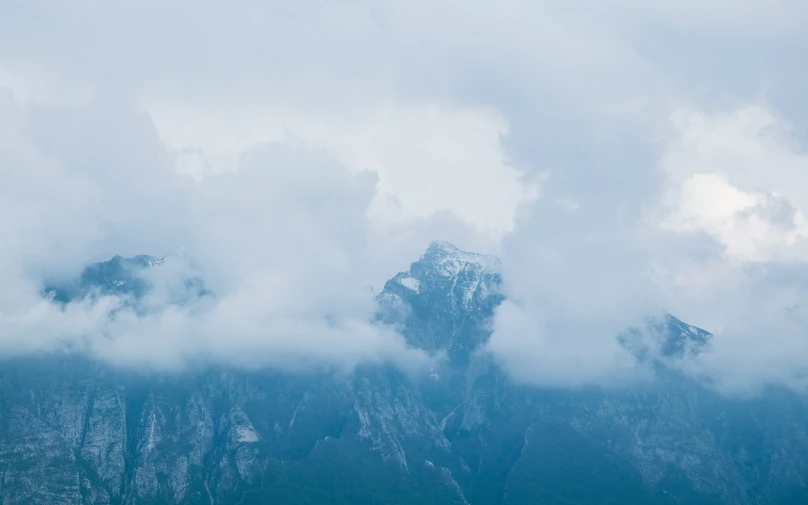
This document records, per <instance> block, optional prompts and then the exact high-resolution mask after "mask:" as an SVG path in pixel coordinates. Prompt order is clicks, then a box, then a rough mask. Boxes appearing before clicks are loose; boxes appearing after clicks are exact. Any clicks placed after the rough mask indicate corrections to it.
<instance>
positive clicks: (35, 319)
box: [0, 0, 808, 389]
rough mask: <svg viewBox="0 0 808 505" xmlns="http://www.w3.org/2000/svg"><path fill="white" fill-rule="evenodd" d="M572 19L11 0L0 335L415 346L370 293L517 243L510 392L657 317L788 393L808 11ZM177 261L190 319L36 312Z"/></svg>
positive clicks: (595, 366)
mask: <svg viewBox="0 0 808 505" xmlns="http://www.w3.org/2000/svg"><path fill="white" fill-rule="evenodd" d="M583 5H584V8H580V6H579V7H575V8H574V7H571V4H570V3H569V2H560V1H556V0H546V1H540V2H529V1H525V0H507V1H505V2H501V3H499V4H497V5H496V6H493V4H489V3H485V2H478V1H472V2H458V1H456V0H441V1H438V2H423V1H398V0H393V1H390V2H383V3H378V2H368V1H365V0H352V1H349V2H341V3H339V4H334V3H331V2H324V1H320V0H311V1H304V2H295V3H288V2H272V1H270V2H242V3H239V4H238V5H224V4H221V3H216V2H208V1H202V2H194V3H193V5H191V4H189V3H187V2H178V3H171V4H166V3H165V2H154V1H146V2H140V3H138V4H137V6H133V5H124V4H123V3H119V2H91V1H85V2H71V3H64V2H33V3H32V2H12V3H11V4H9V6H7V8H6V12H5V14H6V15H4V16H3V17H2V18H0V83H2V84H4V85H7V86H11V87H12V88H13V89H14V90H15V92H16V93H17V95H18V99H17V101H15V100H12V99H10V98H9V96H8V95H4V96H2V97H0V107H1V108H2V109H0V112H2V114H0V137H1V138H0V147H1V148H2V153H0V163H2V165H0V182H2V184H0V197H2V198H0V210H1V211H2V215H3V216H4V217H3V218H2V219H0V231H2V233H3V237H4V248H3V251H0V279H2V280H3V282H4V283H5V284H4V285H6V286H18V287H19V288H20V289H15V290H10V289H4V290H3V292H2V293H0V313H2V318H0V321H1V322H0V324H6V325H7V326H6V327H7V328H10V327H14V328H17V329H18V330H19V329H20V328H22V327H23V326H20V325H23V324H27V325H29V328H31V332H32V335H36V337H35V338H34V337H32V338H31V339H29V340H28V341H27V342H28V343H27V344H26V345H31V346H37V345H40V344H41V345H45V346H46V340H47V338H49V337H48V336H47V335H48V331H49V329H52V328H53V327H52V326H48V325H47V324H45V322H44V321H46V320H47V319H48V317H50V316H51V315H53V317H55V320H56V321H60V323H59V324H60V327H61V328H66V329H70V328H74V331H72V332H71V331H66V332H64V333H65V334H71V335H74V337H75V338H73V337H71V338H73V340H72V342H74V343H75V345H79V343H80V341H81V339H79V338H78V335H82V334H85V333H91V332H89V330H90V329H91V328H94V327H95V325H96V324H99V325H101V326H100V328H102V329H101V330H99V332H100V333H104V334H105V335H107V336H108V335H118V336H119V337H120V339H119V340H115V339H112V340H103V339H101V340H97V341H95V340H93V341H88V342H84V343H82V344H81V345H87V346H89V349H90V352H93V353H95V354H96V355H98V356H104V357H105V358H107V359H114V358H115V356H119V355H122V354H123V353H126V354H130V355H132V356H139V357H140V358H139V359H140V360H141V361H144V362H150V361H152V360H159V359H161V356H163V357H165V360H167V361H169V362H171V363H177V362H179V361H182V360H183V359H186V358H193V359H195V356H196V355H198V354H199V353H204V352H208V353H212V354H217V355H221V356H228V359H231V358H232V359H236V355H238V354H239V353H241V354H240V357H239V358H238V359H242V358H245V356H246V355H247V354H248V352H249V350H254V351H255V355H256V356H263V358H261V359H270V358H266V356H269V355H272V354H273V352H274V351H277V354H276V357H275V358H271V359H270V361H272V360H275V362H278V360H280V356H286V357H288V356H290V355H291V354H294V352H297V351H299V350H301V349H314V350H313V351H312V353H313V354H312V356H314V357H315V358H314V359H324V360H328V357H329V356H334V361H337V362H340V363H346V362H354V361H357V360H363V359H376V358H378V357H379V356H387V355H389V354H390V353H392V354H396V355H399V354H397V353H399V352H401V353H402V354H401V355H406V354H407V352H406V351H404V350H403V348H402V347H400V344H399V343H395V342H396V340H395V336H394V335H389V334H387V333H385V332H379V331H377V330H373V329H372V328H369V327H366V326H364V323H363V321H364V320H365V319H366V317H367V315H368V314H369V313H370V312H371V311H372V300H370V299H369V298H368V296H367V293H366V292H365V291H366V290H365V288H366V287H367V286H368V285H369V284H375V285H378V284H379V283H380V282H381V281H383V280H384V278H385V277H386V276H388V275H390V274H392V273H393V272H394V271H395V270H398V269H401V268H405V267H406V264H407V263H408V262H409V261H411V260H412V259H413V258H414V257H415V256H417V254H418V253H419V252H420V250H421V249H422V248H423V245H424V244H425V243H426V242H427V241H428V240H430V239H433V238H449V239H451V240H458V241H460V242H461V243H460V244H458V245H464V246H465V247H467V248H473V249H478V250H485V251H486V252H501V253H502V255H503V260H504V261H503V264H504V265H505V278H506V282H507V289H508V291H509V294H510V295H511V297H512V298H511V300H510V302H509V303H508V304H507V305H505V306H503V308H502V309H501V310H500V312H499V313H498V315H497V321H496V328H495V329H496V332H495V334H494V337H493V339H492V342H491V347H492V349H494V350H496V351H497V352H498V354H499V356H500V358H501V359H502V360H503V362H504V363H506V364H509V367H510V369H511V370H512V371H513V373H514V374H515V376H517V377H518V378H520V380H525V381H529V382H530V381H533V382H537V383H543V384H556V385H559V384H581V383H593V382H594V383H598V382H600V381H604V380H610V379H613V378H615V377H618V378H619V377H624V372H626V371H632V370H634V364H633V361H632V360H631V359H630V358H629V357H628V356H627V355H626V353H625V352H624V351H623V350H622V349H621V348H620V347H619V346H617V345H616V344H615V343H614V339H613V335H614V334H615V333H617V332H619V331H620V330H622V329H623V328H624V327H625V326H627V325H629V324H631V323H632V322H634V321H635V320H636V318H638V317H641V316H642V315H643V314H647V313H649V312H652V313H655V312H657V311H659V310H660V309H661V308H666V309H668V310H670V311H671V312H673V313H674V314H676V315H679V316H681V317H682V318H683V319H685V320H688V321H689V322H693V323H698V324H701V325H703V326H705V327H706V328H707V329H710V330H714V331H716V334H717V337H716V343H715V347H714V350H713V351H712V353H711V354H709V355H706V354H705V356H704V358H702V359H701V361H699V362H697V363H694V364H693V367H694V368H693V370H692V371H693V373H696V374H699V375H701V376H704V377H707V378H709V379H710V380H711V381H714V382H715V383H716V384H722V385H723V386H721V387H724V388H727V389H732V388H736V389H743V388H744V387H747V388H748V387H754V386H756V385H759V384H761V383H762V382H766V381H771V382H777V383H788V384H790V385H794V386H795V387H799V381H795V377H797V376H798V374H799V372H800V369H801V368H800V367H801V366H802V364H803V363H806V362H808V353H805V352H803V350H802V349H803V342H804V341H805V339H803V338H802V337H801V331H802V328H804V325H803V324H802V323H803V321H802V320H801V319H800V317H799V316H798V315H796V316H795V315H794V314H799V312H798V311H797V310H796V309H793V307H794V306H798V307H801V306H805V305H806V304H805V300H804V294H803V292H802V288H801V285H800V283H799V282H798V281H796V280H794V279H799V278H801V277H800V275H802V274H801V272H802V271H803V269H804V268H805V260H806V253H808V251H806V247H805V238H804V234H805V224H804V217H803V215H804V212H805V210H806V209H807V208H808V193H807V192H806V190H805V189H804V188H806V187H808V180H806V177H808V170H806V168H808V167H807V166H806V163H807V162H806V156H805V153H804V150H803V147H802V146H804V145H805V139H806V137H808V133H806V132H808V127H806V125H805V124H804V120H803V119H802V117H803V116H804V114H802V113H803V112H806V111H808V109H805V106H804V105H803V102H804V101H803V100H801V96H802V93H803V90H802V87H801V84H800V83H802V82H804V80H805V79H804V77H805V71H804V68H803V67H804V65H800V64H799V63H800V62H801V60H800V58H799V56H801V54H802V53H804V52H805V51H804V49H805V48H806V38H805V36H804V34H803V30H802V27H803V26H804V25H805V21H806V20H808V11H806V7H805V5H806V4H805V2H800V1H799V0H780V1H777V2H774V3H772V2H763V1H757V0H749V1H742V2H728V1H725V0H706V1H699V2H695V1H672V0H671V1H664V2H642V1H640V0H620V1H617V2H609V3H604V2H595V1H591V2H586V3H585V4H583ZM158 10H159V13H160V15H159V16H156V15H154V13H155V12H157V11H158ZM144 34H148V36H144ZM77 54H79V55H81V58H76V57H75V55H77ZM110 97H111V98H110ZM18 102H19V103H18ZM749 104H753V105H749ZM755 104H758V105H755ZM759 104H766V105H759ZM139 109H144V110H145V111H146V112H143V111H141V112H139V113H134V112H133V110H139ZM804 109H805V110H804ZM671 111H674V113H673V114H672V115H671ZM188 175H191V176H192V177H188ZM537 181H540V182H541V185H540V189H541V198H531V197H532V196H536V195H537V194H538V187H537V186H536V185H535V183H536V182H537ZM368 215H370V216H372V219H368ZM492 237H494V238H502V241H501V243H500V242H497V241H496V240H492ZM180 246H185V247H186V250H187V251H189V256H192V257H193V258H194V259H195V261H196V262H197V263H198V264H199V266H200V267H201V268H204V269H205V272H206V275H208V276H209V278H210V282H211V284H212V287H213V288H214V289H215V290H216V291H217V293H220V294H221V296H222V300H221V302H220V304H219V305H216V306H215V307H214V308H212V309H211V308H207V309H206V310H208V312H206V313H205V314H206V315H205V316H204V317H202V316H198V315H194V317H189V314H185V313H183V312H182V310H178V309H176V310H175V309H172V310H173V312H172V311H167V312H165V313H162V314H161V315H160V316H159V318H151V319H144V320H129V321H127V320H125V319H122V320H120V321H117V322H115V324H114V325H112V326H110V325H109V324H108V323H107V322H104V321H99V320H98V319H97V317H100V316H97V314H96V312H94V311H95V310H96V309H97V308H87V309H88V310H79V307H76V308H75V313H68V314H60V313H59V314H52V313H51V312H49V311H51V310H53V309H52V308H50V307H49V306H48V305H41V303H42V302H39V301H38V300H37V295H38V291H37V289H38V285H37V282H38V279H40V278H42V277H43V276H45V275H54V274H66V273H67V272H75V271H77V269H78V268H79V266H80V265H81V264H82V263H83V262H85V261H93V260H102V259H106V258H109V257H110V256H112V255H113V254H124V255H132V254H137V253H144V252H153V253H156V254H161V253H163V252H167V251H172V250H174V249H176V248H178V247H180ZM269 258H271V259H272V261H269V260H268V259H269ZM783 272H788V274H784V273H783ZM789 276H790V277H789ZM110 303H112V301H110ZM783 307H787V308H789V311H790V312H788V314H791V315H789V316H788V317H786V316H784V315H783V310H784V309H783ZM199 310H201V309H199ZM239 310H243V311H244V312H243V316H244V319H243V320H240V319H239V316H238V314H239ZM334 314H336V316H335V317H337V319H336V320H337V322H338V324H336V325H329V324H326V325H325V326H323V324H324V323H323V321H328V320H332V321H333V319H329V318H328V317H326V316H329V317H330V316H334ZM45 316H48V317H45ZM196 317H199V319H196ZM65 318H70V319H69V321H68V320H67V319H65ZM224 323H227V324H231V325H236V326H238V328H239V329H240V335H239V336H236V337H233V340H232V342H233V343H234V345H233V346H232V348H230V347H228V345H227V344H228V342H230V340H222V341H219V340H217V337H216V335H219V334H220V332H221V331H224V326H222V325H223V324H224ZM9 325H10V326H9ZM37 325H44V326H37ZM158 328H167V329H169V328H170V329H171V331H167V332H160V331H157V329H158ZM46 330H48V331H46ZM18 333H19V331H18ZM100 333H98V334H100ZM352 334H356V339H355V340H352V339H350V338H351V337H350V335H352ZM194 335H197V336H196V337H194ZM290 335H291V336H293V337H294V338H291V339H290V338H289V336H290ZM318 335H319V337H318ZM761 335H765V336H766V337H765V338H766V340H767V342H766V343H763V341H762V339H761V337H760V336H761ZM320 337H322V338H320ZM5 338H6V339H7V340H6V344H7V347H9V346H10V345H11V344H14V345H18V344H20V342H22V341H13V342H12V341H9V340H8V339H9V338H10V337H5ZM239 339H241V340H239ZM345 339H349V340H347V341H346V342H345V343H343V342H342V341H343V340H345ZM138 341H148V342H153V343H154V344H155V345H157V346H158V347H155V348H149V347H143V348H138V347H137V342H138ZM163 342H164V343H165V346H166V347H165V349H174V350H176V352H167V353H164V354H160V355H157V354H155V353H156V352H157V351H156V349H160V347H159V345H160V344H161V343H163ZM200 342H206V343H204V344H200ZM334 342H339V343H340V345H341V346H335V345H332V344H333V343H334ZM235 344H237V345H235ZM318 345H320V347H318ZM200 349H201V350H200ZM205 349H206V350H205ZM195 353H196V354H195ZM247 358H248V356H247V357H246V358H245V359H247ZM284 359H285V360H286V358H284ZM288 360H289V361H292V362H294V361H295V359H292V358H288ZM734 361H738V362H739V363H742V366H738V367H735V368H733V367H732V366H731V365H730V363H732V362H734ZM536 364H539V365H541V366H533V365H536Z"/></svg>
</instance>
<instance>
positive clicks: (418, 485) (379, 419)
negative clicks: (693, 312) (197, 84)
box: [0, 242, 808, 505]
mask: <svg viewBox="0 0 808 505" xmlns="http://www.w3.org/2000/svg"><path fill="white" fill-rule="evenodd" d="M155 267H159V261H157V260H156V259H154V258H149V257H137V258H134V259H130V260H125V259H123V258H114V259H113V260H111V262H107V263H101V264H96V265H91V266H90V267H88V269H87V270H85V272H84V274H82V276H81V278H80V280H79V281H77V282H76V283H74V284H72V285H70V289H63V288H50V289H48V290H46V292H48V293H50V295H49V296H54V298H56V299H57V300H62V301H68V300H69V299H70V297H71V296H87V293H89V292H90V291H92V290H98V291H99V292H101V293H127V294H132V295H134V296H139V295H141V294H142V293H143V292H145V290H147V289H148V286H147V285H146V284H141V282H142V281H143V278H142V277H141V276H140V275H139V274H138V272H139V271H140V269H143V268H155ZM501 284H502V280H501V278H500V275H499V270H498V261H497V260H496V259H495V258H492V257H488V256H482V255H475V254H472V253H465V252H462V251H459V250H457V249H456V248H454V247H453V246H451V245H450V244H447V243H445V242H436V243H433V244H431V245H430V246H429V248H428V249H427V251H426V252H425V254H424V255H423V256H422V258H420V259H419V260H418V261H416V262H415V263H413V264H412V265H411V267H410V269H409V270H408V271H407V272H402V273H400V274H398V275H396V276H394V277H393V278H392V279H390V280H389V281H388V282H387V283H386V285H385V287H384V290H383V291H382V292H381V293H380V294H379V296H378V299H379V304H380V311H379V316H378V319H379V322H380V323H385V324H391V325H395V326H396V327H397V328H398V329H399V330H400V331H401V332H402V334H403V335H404V336H405V338H406V339H407V341H408V343H409V344H410V345H412V346H414V347H418V348H421V349H425V350H426V351H428V352H431V353H441V352H445V353H446V354H447V356H448V359H447V360H444V361H442V362H441V364H440V365H439V366H436V367H435V368H434V369H433V370H432V371H431V372H430V373H429V374H427V375H424V376H419V377H411V376H408V375H407V374H404V373H402V372H400V371H398V370H396V369H395V368H392V367H390V366H368V365H363V366H359V367H357V368H356V369H355V370H353V371H351V372H350V373H345V372H326V371H322V372H309V373H305V374H284V373H279V372H276V371H272V370H264V371H243V370H237V369H229V368H223V367H219V368H216V369H213V368H211V369H206V370H198V371H196V372H194V373H187V374H183V375H179V376H178V375H154V374H153V375H148V376H146V375H138V374H131V373H127V372H123V371H120V370H115V369H112V368H109V367H107V366H105V365H103V364H99V363H93V362H89V361H87V360H85V359H83V358H80V357H76V356H71V355H48V356H32V357H27V358H18V359H13V360H11V359H9V360H5V361H4V362H2V363H0V503H2V504H3V505H7V504H29V503H33V504H37V503H48V504H51V503H53V504H60V503H64V504H102V503H103V504H106V503H111V504H113V503H114V504H147V503H153V504H157V503H160V504H168V503H172V504H173V503H189V504H190V503H194V504H195V503H203V504H214V503H215V504H231V503H233V504H235V503H241V504H248V503H291V504H297V503H300V504H309V503H337V504H339V503H345V504H348V503H360V504H363V503H364V504H371V503H373V504H380V503H435V504H444V503H458V504H475V505H478V504H489V503H503V504H505V503H508V504H519V503H535V502H542V503H566V504H570V503H581V504H583V503H595V502H596V503H637V504H643V503H647V504H673V503H696V504H700V503H705V504H712V503H715V504H736V503H741V504H792V503H793V504H802V503H808V482H806V479H808V477H807V476H808V415H807V414H808V408H806V403H805V401H804V399H803V398H800V397H797V396H796V395H794V394H793V393H790V392H788V391H785V390H771V391H768V392H767V394H765V395H764V396H761V397H760V398H755V399H751V400H734V399H729V398H725V397H722V396H721V395H719V394H717V393H715V392H712V391H710V390H708V389H705V388H704V387H702V386H701V385H699V384H697V383H695V382H694V381H692V380H689V379H688V378H686V377H684V376H682V375H681V374H678V373H677V372H676V370H675V369H668V368H666V367H665V366H664V360H663V361H660V363H659V366H658V367H657V374H658V377H657V380H656V381H655V382H654V383H653V384H647V385H644V386H638V387H632V388H627V389H622V390H602V389H598V388H590V389H578V390H552V389H538V388H531V387H525V386H519V385H515V384H513V383H511V382H510V380H509V379H508V377H507V374H506V373H505V372H504V371H503V370H502V369H501V368H499V367H498V366H497V364H496V362H495V361H494V360H492V359H491V357H490V356H488V355H486V354H485V353H484V352H479V349H480V348H481V345H482V344H483V343H484V342H485V341H486V339H487V338H488V336H489V335H490V325H489V321H490V317H491V315H492V314H493V312H494V310H495V309H496V307H497V305H498V304H499V303H501V301H502V300H503V296H504V295H503V293H502V290H501ZM59 289H62V291H59ZM60 293H61V294H60ZM59 297H61V298H59ZM648 325H649V326H650V327H652V328H653V329H654V331H656V332H658V333H659V334H660V335H663V336H664V338H663V339H662V340H660V342H659V346H660V350H659V352H658V353H657V355H659V356H663V357H664V356H681V355H684V354H686V353H696V352H700V349H701V348H702V347H703V346H704V345H707V344H708V343H709V334H708V333H707V332H704V331H703V330H700V329H698V328H694V327H692V326H689V325H687V324H685V323H683V322H681V321H679V320H678V319H676V318H674V317H673V316H666V317H664V318H663V319H662V320H658V321H649V322H648ZM632 331H640V330H636V329H635V330H631V329H629V330H627V333H626V335H623V336H616V337H615V338H621V339H624V341H625V342H629V341H630V338H631V332H632Z"/></svg>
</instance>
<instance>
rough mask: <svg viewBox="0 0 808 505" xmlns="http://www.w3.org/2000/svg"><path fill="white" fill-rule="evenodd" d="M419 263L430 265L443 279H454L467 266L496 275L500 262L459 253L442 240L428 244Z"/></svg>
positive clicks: (481, 256)
mask: <svg viewBox="0 0 808 505" xmlns="http://www.w3.org/2000/svg"><path fill="white" fill-rule="evenodd" d="M421 262H423V263H427V264H430V265H432V266H433V268H434V270H435V272H437V273H438V274H440V275H443V276H445V277H454V276H455V275H457V274H458V273H460V272H461V271H463V270H464V269H466V268H467V267H469V266H475V267H477V268H479V270H480V271H482V272H490V273H497V272H499V270H500V260H499V258H497V257H496V256H489V255H486V254H478V253H470V252H466V251H461V250H460V249H458V248H457V247H455V246H454V245H452V244H450V243H449V242H444V241H442V240H436V241H434V242H432V243H431V244H429V247H428V248H427V250H426V253H424V255H423V256H422V257H421Z"/></svg>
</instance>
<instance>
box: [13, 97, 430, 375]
mask: <svg viewBox="0 0 808 505" xmlns="http://www.w3.org/2000/svg"><path fill="white" fill-rule="evenodd" d="M3 99H4V101H3V106H4V107H5V110H6V111H8V112H9V113H8V114H4V115H3V117H4V124H3V128H4V129H3V131H4V134H3V142H2V144H1V145H2V147H3V150H2V165H3V167H4V168H3V172H2V174H3V180H4V182H5V184H3V185H2V187H3V190H2V191H3V198H2V202H3V204H2V205H3V209H2V210H3V215H4V216H5V217H4V219H3V220H2V224H3V227H4V228H3V232H4V233H3V234H4V236H5V237H7V238H8V241H7V242H6V243H5V247H4V250H3V257H2V265H3V266H2V270H0V279H2V283H3V285H4V290H3V297H2V299H0V301H1V302H2V303H1V304H0V335H2V337H1V338H0V352H2V353H4V354H9V353H10V354H20V353H29V352H41V351H51V350H55V349H61V350H67V351H73V352H83V353H87V354H88V355H90V356H91V357H94V358H98V359H102V360H105V361H109V362H112V363H116V364H121V365H126V366H137V367H153V368H154V367H156V368H169V369H179V368H182V367H184V366H187V365H191V364H195V363H208V362H225V363H231V364H238V365H242V366H274V367H280V368H286V369H299V368H301V367H305V366H309V365H327V366H340V367H344V366H348V367H350V366H352V365H354V364H356V363H359V362H365V361H380V360H381V361H392V362H394V363H397V364H399V365H401V366H405V367H413V366H419V365H422V364H424V363H426V360H427V359H426V357H425V356H424V355H423V354H422V353H420V352H418V351H415V350H410V349H408V348H407V346H406V344H405V343H404V341H403V338H402V337H401V336H400V335H398V334H396V333H395V332H393V331H392V330H389V329H386V328H383V327H379V326H377V325H375V324H372V322H371V321H372V319H373V315H374V313H375V310H376V306H375V300H374V297H373V293H372V292H371V291H370V290H369V289H368V286H369V285H371V284H373V283H375V284H378V281H377V279H375V278H374V277H372V276H373V275H374V274H375V273H377V272H378V271H379V270H380V268H379V267H373V266H371V265H374V264H379V263H380V262H379V261H378V260H376V258H375V257H373V256H372V255H370V252H371V251H370V249H369V247H368V244H367V238H368V236H369V233H370V232H371V229H372V228H371V225H370V221H369V219H368V217H367V210H368V207H369V205H370V203H371V201H372V199H373V197H374V195H375V194H376V185H377V182H378V179H377V177H376V176H375V175H374V174H373V173H370V172H359V173H351V172H349V171H348V170H347V169H346V168H345V167H344V166H342V165H341V164H339V163H338V162H337V161H336V160H335V159H334V158H333V157H332V156H331V155H329V154H328V153H327V152H326V151H324V150H322V149H318V148H314V147H311V146H309V145H307V144H305V143H303V142H299V141H295V140H289V141H287V142H281V143H278V142H276V143H266V144H258V145H255V146H252V147H251V148H250V149H247V150H245V151H244V152H243V153H242V156H241V160H240V163H239V170H238V171H236V172H228V173H221V174H214V175H211V176H209V177H205V178H204V179H202V180H201V181H195V180H193V179H191V178H188V177H185V176H183V175H182V174H179V173H177V172H176V171H175V170H174V163H173V160H172V159H171V156H170V155H169V154H168V152H167V151H166V150H165V148H164V146H163V143H162V141H161V140H160V139H159V137H158V136H157V135H156V130H155V128H154V126H153V124H152V123H151V122H150V121H149V119H148V116H146V115H143V114H142V113H138V112H136V111H134V110H132V109H127V108H126V107H124V106H116V105H117V104H110V103H106V102H99V103H93V104H90V105H89V106H87V107H81V108H75V109H68V110H65V109H53V110H45V109H43V108H40V107H21V106H19V105H17V104H16V102H15V101H14V100H13V97H11V96H10V94H8V93H6V94H4V95H3ZM113 250H114V251H115V253H121V254H127V255H131V254H134V253H135V252H137V253H144V252H148V253H152V254H157V255H160V254H162V253H165V252H171V251H175V250H181V251H182V252H181V254H180V255H179V256H171V257H169V260H168V261H167V263H166V265H164V266H162V267H160V268H159V269H157V270H156V271H159V272H160V274H159V276H158V277H157V278H151V279H150V280H151V282H152V283H153V284H154V285H155V286H156V287H157V289H155V291H154V293H152V294H151V295H149V296H147V297H146V299H145V300H144V301H143V303H142V307H146V308H147V309H148V310H147V311H146V312H145V314H144V312H143V311H135V310H133V309H132V308H131V307H130V306H128V305H127V303H126V300H125V299H121V298H119V297H115V296H109V297H103V298H101V299H100V300H95V301H94V300H91V299H86V300H77V301H75V302H73V303H70V304H68V305H67V307H66V308H62V307H60V306H59V305H58V304H56V303H55V302H52V301H49V300H45V299H43V298H42V297H41V290H42V283H43V282H44V281H45V280H46V279H52V278H60V277H61V278H62V279H64V278H68V277H70V276H72V275H76V274H77V272H78V271H79V270H80V268H81V267H82V266H83V264H84V263H85V262H87V261H91V260H106V259H108V258H109V257H110V256H111V255H112V254H111V251H113ZM189 268H190V269H192V270H190V271H192V272H198V273H199V275H202V276H203V277H204V280H205V283H206V285H207V287H208V288H209V289H211V290H212V291H213V292H214V293H215V297H214V298H208V297H203V298H197V297H190V299H188V300H186V303H184V304H182V305H177V304H170V303H168V304H167V303H166V302H167V301H170V300H172V296H174V294H172V293H171V291H170V290H171V289H175V288H176V286H178V285H179V286H181V285H182V283H181V280H182V279H183V278H184V276H186V275H187V274H188V272H189ZM151 275H154V274H151ZM112 312H114V317H110V313H112Z"/></svg>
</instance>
